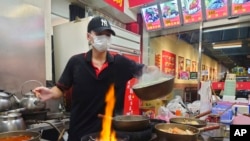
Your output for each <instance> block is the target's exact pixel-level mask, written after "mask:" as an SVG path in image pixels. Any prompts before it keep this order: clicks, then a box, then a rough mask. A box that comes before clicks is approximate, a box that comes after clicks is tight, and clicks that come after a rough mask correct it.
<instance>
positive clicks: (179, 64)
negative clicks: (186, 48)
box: [178, 56, 184, 79]
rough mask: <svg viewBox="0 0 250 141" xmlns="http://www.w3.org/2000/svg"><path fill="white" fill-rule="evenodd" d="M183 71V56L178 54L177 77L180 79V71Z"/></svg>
mask: <svg viewBox="0 0 250 141" xmlns="http://www.w3.org/2000/svg"><path fill="white" fill-rule="evenodd" d="M183 71H184V57H182V56H178V79H181V72H183Z"/></svg>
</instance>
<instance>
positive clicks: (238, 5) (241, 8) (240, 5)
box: [231, 0, 250, 15]
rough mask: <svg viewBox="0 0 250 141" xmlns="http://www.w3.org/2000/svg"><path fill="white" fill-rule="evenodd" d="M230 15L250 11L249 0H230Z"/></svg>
mask: <svg viewBox="0 0 250 141" xmlns="http://www.w3.org/2000/svg"><path fill="white" fill-rule="evenodd" d="M231 10H232V15H243V14H247V13H250V0H232V9H231Z"/></svg>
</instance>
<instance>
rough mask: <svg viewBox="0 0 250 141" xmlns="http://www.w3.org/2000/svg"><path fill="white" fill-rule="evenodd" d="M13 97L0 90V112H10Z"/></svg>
mask: <svg viewBox="0 0 250 141" xmlns="http://www.w3.org/2000/svg"><path fill="white" fill-rule="evenodd" d="M10 98H11V95H9V94H8V93H6V92H4V91H3V90H0V112H2V111H6V110H9V109H10V108H11V105H12V103H11V100H10Z"/></svg>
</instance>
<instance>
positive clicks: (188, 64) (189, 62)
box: [186, 59, 191, 72]
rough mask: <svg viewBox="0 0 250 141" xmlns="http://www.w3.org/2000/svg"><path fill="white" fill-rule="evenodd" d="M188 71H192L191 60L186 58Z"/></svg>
mask: <svg viewBox="0 0 250 141" xmlns="http://www.w3.org/2000/svg"><path fill="white" fill-rule="evenodd" d="M186 71H187V72H190V71H191V60H189V59H186Z"/></svg>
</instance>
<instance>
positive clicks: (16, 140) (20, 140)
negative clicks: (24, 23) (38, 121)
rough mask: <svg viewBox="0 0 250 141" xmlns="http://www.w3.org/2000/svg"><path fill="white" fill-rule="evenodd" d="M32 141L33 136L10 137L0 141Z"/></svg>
mask: <svg viewBox="0 0 250 141" xmlns="http://www.w3.org/2000/svg"><path fill="white" fill-rule="evenodd" d="M31 139H32V136H28V135H19V136H9V137H3V138H0V141H29V140H31Z"/></svg>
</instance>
